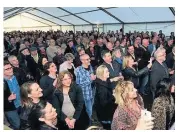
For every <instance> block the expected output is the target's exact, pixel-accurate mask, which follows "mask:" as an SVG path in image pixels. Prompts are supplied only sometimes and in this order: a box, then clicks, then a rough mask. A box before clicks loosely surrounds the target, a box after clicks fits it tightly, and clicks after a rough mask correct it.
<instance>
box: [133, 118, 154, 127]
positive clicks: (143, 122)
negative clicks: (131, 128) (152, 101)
mask: <svg viewBox="0 0 178 132" xmlns="http://www.w3.org/2000/svg"><path fill="white" fill-rule="evenodd" d="M153 120H154V118H151V119H145V118H144V117H141V118H140V119H139V120H138V123H137V126H136V129H135V130H151V129H152V128H153V125H154V122H153Z"/></svg>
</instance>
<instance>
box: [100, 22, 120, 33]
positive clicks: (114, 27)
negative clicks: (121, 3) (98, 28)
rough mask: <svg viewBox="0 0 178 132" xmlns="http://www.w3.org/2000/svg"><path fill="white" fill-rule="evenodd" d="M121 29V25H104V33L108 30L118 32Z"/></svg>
mask: <svg viewBox="0 0 178 132" xmlns="http://www.w3.org/2000/svg"><path fill="white" fill-rule="evenodd" d="M121 28H122V24H113V25H104V32H108V31H109V30H111V31H114V32H116V30H118V31H119V30H120V29H121Z"/></svg>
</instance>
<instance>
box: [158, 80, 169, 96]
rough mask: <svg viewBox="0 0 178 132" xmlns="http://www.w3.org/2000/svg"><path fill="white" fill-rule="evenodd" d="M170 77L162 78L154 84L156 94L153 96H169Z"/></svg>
mask: <svg viewBox="0 0 178 132" xmlns="http://www.w3.org/2000/svg"><path fill="white" fill-rule="evenodd" d="M170 88H171V79H169V78H164V79H162V80H160V81H159V82H158V83H157V85H156V89H157V90H156V94H155V97H159V96H170V95H171V91H170Z"/></svg>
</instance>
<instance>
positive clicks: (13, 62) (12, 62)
mask: <svg viewBox="0 0 178 132" xmlns="http://www.w3.org/2000/svg"><path fill="white" fill-rule="evenodd" d="M9 61H10V63H11V64H12V65H13V66H15V67H19V61H18V60H17V57H13V58H11V59H10V60H9Z"/></svg>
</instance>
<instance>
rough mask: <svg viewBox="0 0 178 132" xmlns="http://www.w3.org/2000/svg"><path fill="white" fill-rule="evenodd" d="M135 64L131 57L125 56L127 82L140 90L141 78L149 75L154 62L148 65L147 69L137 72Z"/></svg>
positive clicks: (124, 71)
mask: <svg viewBox="0 0 178 132" xmlns="http://www.w3.org/2000/svg"><path fill="white" fill-rule="evenodd" d="M134 65H135V62H134V60H133V58H132V57H131V56H124V58H123V64H122V66H123V72H122V74H123V76H124V78H125V80H129V81H131V82H133V84H134V87H135V88H137V89H139V77H140V76H141V75H144V74H147V73H148V72H149V69H150V68H151V66H152V61H150V63H149V64H148V65H147V67H145V68H143V69H141V70H139V71H138V70H137V69H135V68H134Z"/></svg>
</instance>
